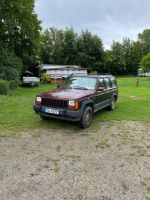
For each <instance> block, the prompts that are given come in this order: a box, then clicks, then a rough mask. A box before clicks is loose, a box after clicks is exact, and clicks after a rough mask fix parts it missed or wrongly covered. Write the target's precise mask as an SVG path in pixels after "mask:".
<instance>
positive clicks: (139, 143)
mask: <svg viewBox="0 0 150 200" xmlns="http://www.w3.org/2000/svg"><path fill="white" fill-rule="evenodd" d="M51 199H56V200H64V199H67V200H131V199H132V200H150V123H144V122H131V121H121V122H117V121H111V122H95V123H94V124H93V125H92V127H91V128H89V129H86V130H81V129H79V128H73V130H71V129H69V130H66V129H60V128H58V129H52V130H49V129H42V128H41V129H38V130H34V131H33V130H32V131H25V132H22V133H21V134H20V136H18V137H17V138H10V137H9V138H0V200H51Z"/></svg>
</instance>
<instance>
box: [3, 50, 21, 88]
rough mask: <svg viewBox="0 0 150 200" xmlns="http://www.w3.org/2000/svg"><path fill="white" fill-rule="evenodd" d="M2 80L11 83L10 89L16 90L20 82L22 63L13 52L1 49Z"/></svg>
mask: <svg viewBox="0 0 150 200" xmlns="http://www.w3.org/2000/svg"><path fill="white" fill-rule="evenodd" d="M0 61H1V62H0V79H3V80H6V81H8V82H9V83H10V89H15V88H16V87H17V85H18V83H19V81H20V74H21V72H22V62H21V60H20V58H18V57H17V56H16V55H15V54H14V53H13V52H10V51H9V50H7V49H2V48H0Z"/></svg>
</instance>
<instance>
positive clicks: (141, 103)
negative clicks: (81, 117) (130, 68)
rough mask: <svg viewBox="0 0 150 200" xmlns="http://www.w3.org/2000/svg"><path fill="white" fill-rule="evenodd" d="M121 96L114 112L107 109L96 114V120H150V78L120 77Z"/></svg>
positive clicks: (118, 80)
mask: <svg viewBox="0 0 150 200" xmlns="http://www.w3.org/2000/svg"><path fill="white" fill-rule="evenodd" d="M117 82H118V86H119V98H118V102H117V106H116V109H115V111H114V112H109V113H108V112H107V111H106V110H104V111H101V112H99V113H97V114H96V117H95V118H96V120H104V121H105V120H134V121H150V112H149V110H150V79H148V78H140V85H139V87H136V78H135V77H134V78H133V77H131V78H118V79H117Z"/></svg>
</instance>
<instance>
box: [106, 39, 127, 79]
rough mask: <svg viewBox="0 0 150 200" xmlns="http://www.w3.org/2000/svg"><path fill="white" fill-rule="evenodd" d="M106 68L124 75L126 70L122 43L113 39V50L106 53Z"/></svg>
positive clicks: (110, 71)
mask: <svg viewBox="0 0 150 200" xmlns="http://www.w3.org/2000/svg"><path fill="white" fill-rule="evenodd" d="M105 68H106V69H107V71H108V69H109V71H108V72H109V73H112V74H119V75H122V74H124V73H125V71H126V66H125V59H124V54H123V48H122V44H121V43H119V42H115V41H113V44H112V46H111V50H110V51H107V52H106V55H105Z"/></svg>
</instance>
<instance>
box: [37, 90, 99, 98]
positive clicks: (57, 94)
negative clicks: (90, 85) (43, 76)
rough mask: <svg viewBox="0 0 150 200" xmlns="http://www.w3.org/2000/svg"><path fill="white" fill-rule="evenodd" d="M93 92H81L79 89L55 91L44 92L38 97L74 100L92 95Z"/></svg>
mask: <svg viewBox="0 0 150 200" xmlns="http://www.w3.org/2000/svg"><path fill="white" fill-rule="evenodd" d="M94 93H95V91H94V90H81V89H55V90H51V91H49V92H44V93H42V94H41V95H40V96H41V97H43V98H49V99H65V100H75V99H80V98H82V97H85V96H89V95H91V94H94Z"/></svg>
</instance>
